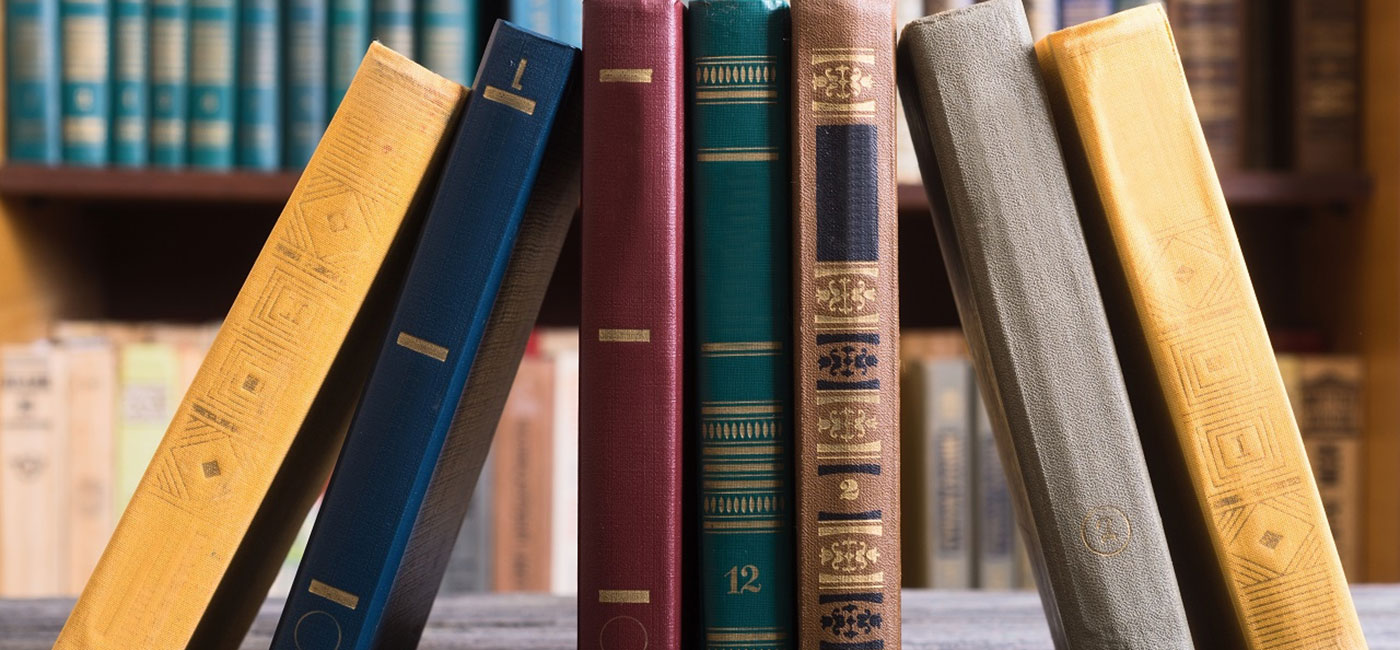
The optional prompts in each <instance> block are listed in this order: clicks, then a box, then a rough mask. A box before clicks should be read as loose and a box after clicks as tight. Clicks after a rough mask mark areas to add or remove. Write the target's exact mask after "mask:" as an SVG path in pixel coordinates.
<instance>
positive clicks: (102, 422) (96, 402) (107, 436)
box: [61, 338, 117, 594]
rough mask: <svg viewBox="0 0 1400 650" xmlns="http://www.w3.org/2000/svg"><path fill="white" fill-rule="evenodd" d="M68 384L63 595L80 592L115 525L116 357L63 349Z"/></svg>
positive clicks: (101, 349) (83, 345) (110, 351)
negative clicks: (65, 550)
mask: <svg viewBox="0 0 1400 650" xmlns="http://www.w3.org/2000/svg"><path fill="white" fill-rule="evenodd" d="M63 356H64V359H65V361H66V363H67V381H68V383H67V384H66V385H64V386H62V387H61V390H62V391H64V393H65V394H64V395H63V397H62V399H63V400H64V402H63V403H65V404H66V405H67V406H66V409H67V414H68V440H67V444H68V448H67V451H66V453H67V461H68V476H67V488H66V489H67V497H68V498H67V500H68V504H67V517H68V521H67V528H66V533H67V539H66V543H65V547H66V549H67V567H66V570H65V571H64V576H65V583H64V588H63V593H65V594H77V593H79V592H81V591H82V590H83V585H84V584H85V583H86V582H87V579H88V576H89V575H91V574H92V569H93V567H95V566H97V560H98V558H100V557H101V556H102V547H103V546H105V545H106V543H107V537H108V536H109V535H111V534H112V527H113V526H115V525H116V512H117V510H116V504H115V503H114V502H113V496H112V491H113V489H114V487H115V480H116V476H115V471H114V469H115V468H114V465H113V458H114V455H113V454H114V453H115V449H114V446H113V442H114V441H115V439H116V430H115V428H116V421H117V416H116V404H117V352H116V349H115V348H114V347H113V345H112V344H111V342H109V341H107V340H106V339H103V338H91V339H84V340H76V341H65V342H64V343H63Z"/></svg>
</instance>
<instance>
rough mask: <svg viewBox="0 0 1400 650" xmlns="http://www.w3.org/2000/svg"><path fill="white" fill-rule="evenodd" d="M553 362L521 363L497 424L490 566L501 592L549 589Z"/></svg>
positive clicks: (528, 359)
mask: <svg viewBox="0 0 1400 650" xmlns="http://www.w3.org/2000/svg"><path fill="white" fill-rule="evenodd" d="M553 383H554V364H553V362H552V361H550V360H548V359H545V358H542V357H536V356H527V357H525V358H524V359H523V360H521V362H520V370H519V371H517V372H516V373H515V383H513V384H511V387H510V397H508V398H506V406H505V410H503V411H502V412H501V422H500V424H499V425H497V427H496V440H495V442H494V443H493V444H494V447H493V449H492V462H493V463H495V465H494V466H493V470H494V472H495V476H494V478H495V481H496V484H495V485H494V486H493V489H494V494H495V502H494V503H492V504H491V513H492V518H493V520H494V522H493V525H492V527H493V530H494V532H493V533H492V535H493V538H492V541H491V548H492V552H493V555H494V562H493V566H492V569H491V575H492V576H493V582H494V587H495V590H496V591H532V592H546V591H549V588H550V583H549V580H550V518H551V513H550V501H551V498H550V496H551V495H550V492H551V490H552V488H553V481H552V479H553V477H552V474H553V472H554V464H553V461H554V454H553V450H554V416H553V413H552V408H551V406H552V403H553V400H554V397H553V393H552V391H553Z"/></svg>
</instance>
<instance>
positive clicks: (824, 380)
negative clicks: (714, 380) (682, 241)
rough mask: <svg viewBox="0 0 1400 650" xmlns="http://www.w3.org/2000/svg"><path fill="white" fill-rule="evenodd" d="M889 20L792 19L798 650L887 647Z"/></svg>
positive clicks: (892, 285) (830, 2) (895, 485)
mask: <svg viewBox="0 0 1400 650" xmlns="http://www.w3.org/2000/svg"><path fill="white" fill-rule="evenodd" d="M893 21H894V7H893V5H892V4H891V3H890V2H889V0H804V1H803V2H801V3H797V4H795V5H793V8H792V35H793V38H792V40H793V59H792V61H793V63H792V75H793V76H792V79H793V86H792V88H793V95H794V97H793V99H794V110H793V115H794V116H795V121H796V123H795V124H794V125H793V126H794V129H793V139H794V140H793V145H794V146H793V152H794V156H796V160H795V161H794V164H793V170H794V175H793V179H792V180H793V198H792V202H793V207H794V215H793V217H794V218H793V221H792V222H793V224H794V228H795V232H794V236H793V241H794V247H793V256H794V264H793V267H794V270H795V275H796V277H797V279H796V280H795V281H794V284H793V293H794V303H795V310H794V318H795V320H796V321H797V322H796V323H795V325H796V327H795V335H794V339H795V340H794V342H793V349H794V350H795V356H796V362H795V363H794V364H793V365H794V368H795V373H796V376H795V385H796V400H795V403H796V422H797V431H796V461H795V463H794V464H795V466H796V469H797V474H796V477H797V558H796V562H797V584H798V593H797V606H798V617H797V621H798V633H797V636H798V641H799V646H798V647H800V648H803V649H804V650H818V649H819V648H820V649H821V650H854V649H856V648H877V649H880V648H888V649H889V650H895V649H897V648H899V647H900V591H899V589H900V569H899V567H900V549H899V538H900V536H899V529H900V508H899V458H900V455H899V433H898V426H897V423H898V418H899V412H900V411H899V375H898V372H899V368H898V365H899V364H898V361H897V359H898V356H899V355H898V350H899V302H898V299H897V298H898V295H899V282H898V280H899V277H898V276H899V265H898V253H897V248H898V213H897V209H896V205H895V189H896V187H895V131H896V127H895V86H894V83H895V71H894V39H893V38H892V34H891V27H892V26H893ZM847 411H850V412H854V413H859V414H862V415H863V418H864V419H865V420H866V421H867V431H866V433H865V435H864V436H862V437H861V438H859V439H853V440H851V441H849V442H846V441H841V440H839V439H832V437H831V435H830V431H827V430H823V427H822V426H821V424H822V421H823V420H829V419H831V418H832V417H834V416H835V417H839V416H841V414H843V413H846V412H847ZM824 550H825V551H827V552H825V553H823V552H822V551H824Z"/></svg>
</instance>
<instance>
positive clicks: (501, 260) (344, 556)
mask: <svg viewBox="0 0 1400 650" xmlns="http://www.w3.org/2000/svg"><path fill="white" fill-rule="evenodd" d="M577 57H578V50H576V49H574V48H572V47H570V46H568V45H566V44H563V43H559V42H556V41H552V40H549V39H546V38H542V37H539V36H536V35H533V34H529V33H527V32H524V31H522V30H520V29H517V28H515V27H513V26H511V25H509V24H507V23H498V25H497V28H496V30H495V32H494V34H493V35H492V37H491V41H490V43H489V44H488V47H487V49H486V56H485V60H484V62H483V64H482V66H481V70H480V77H479V78H478V83H477V86H476V88H477V89H478V92H477V93H476V94H475V95H474V96H473V99H472V101H471V104H470V106H469V108H468V109H467V111H466V114H465V115H464V116H463V118H462V122H461V124H460V126H459V127H458V132H457V136H456V141H455V143H454V145H453V148H452V151H451V153H450V154H449V156H448V160H447V164H446V166H445V167H444V169H443V172H442V180H441V182H440V185H439V187H438V190H437V193H436V195H435V196H434V198H433V201H432V205H431V207H430V208H429V212H428V217H427V222H426V223H425V225H424V229H423V233H422V234H421V236H420V239H419V242H418V247H417V249H416V251H415V252H414V256H413V260H412V262H411V264H410V267H409V271H408V276H407V278H406V279H405V281H404V285H403V290H402V293H401V295H400V297H399V301H398V304H397V306H396V307H395V311H394V316H393V320H392V323H391V328H390V331H389V334H388V337H387V338H386V340H385V342H384V346H383V348H382V349H381V351H380V353H379V357H378V359H377V361H376V363H375V368H374V371H373V372H372V374H371V375H370V379H369V381H368V383H367V384H366V386H365V390H364V393H363V395H362V397H361V400H360V404H359V408H358V410H357V412H356V414H355V417H354V419H353V420H352V422H351V425H350V431H349V433H348V434H347V437H346V441H345V446H344V447H343V449H342V450H341V454H340V459H339V461H338V462H337V464H336V468H335V473H334V474H333V475H332V476H331V481H330V485H329V486H328V487H327V489H326V495H325V498H324V500H323V502H322V505H321V511H320V513H319V515H318V516H317V519H316V525H315V527H314V528H313V530H312V533H311V539H310V541H309V542H308V544H307V549H306V555H305V557H304V558H303V560H302V563H301V566H300V567H299V568H298V570H297V577H296V580H295V581H294V582H293V585H292V591H291V594H290V595H289V596H288V598H287V603H286V606H285V608H284V609H283V611H282V618H281V621H280V622H279V623H278V627H277V631H276V633H275V635H274V637H273V643H272V647H273V648H275V649H278V650H296V649H297V648H330V647H338V648H341V649H344V650H356V649H367V648H371V647H412V646H411V645H404V644H406V643H408V642H409V641H408V640H407V639H406V638H405V636H411V637H413V639H414V640H416V632H415V633H414V634H408V633H406V632H405V630H404V627H405V625H404V620H405V618H413V619H415V620H418V621H423V620H426V616H427V609H428V607H430V606H431V600H432V593H433V592H434V591H436V589H435V588H436V586H437V582H438V581H439V580H440V579H441V572H440V571H439V572H438V573H437V575H435V576H425V575H423V574H422V572H414V571H409V572H405V573H406V574H408V575H407V577H405V573H401V572H400V568H401V566H413V565H414V564H415V558H414V557H410V556H409V555H407V554H406V553H405V550H406V549H407V548H409V543H410V538H411V537H413V536H414V535H415V534H417V533H419V532H421V531H419V530H418V527H419V526H420V525H422V526H424V527H430V526H431V525H434V524H429V523H424V522H425V521H434V522H436V523H437V524H439V525H440V524H441V523H442V522H441V519H434V517H433V513H430V512H427V511H426V510H425V509H424V508H423V505H424V502H425V499H429V498H430V496H431V495H430V494H429V492H428V486H429V484H430V481H432V480H433V477H434V473H435V470H436V469H437V468H438V460H439V455H440V454H441V453H443V449H444V445H445V444H446V443H447V442H448V438H449V432H450V431H452V430H453V428H454V423H455V422H457V420H458V419H459V418H458V417H455V416H458V403H459V401H462V402H463V403H469V402H471V401H472V400H473V399H474V398H473V395H474V394H475V393H477V392H479V391H498V390H499V389H500V386H499V385H496V384H498V383H499V382H498V381H491V382H483V383H482V384H480V385H479V386H468V385H467V378H468V375H469V374H470V373H471V372H472V370H473V366H474V364H475V365H483V364H486V365H490V364H503V363H504V364H509V367H510V368H512V369H513V368H514V366H515V364H516V363H518V362H519V350H521V349H523V348H516V349H517V352H516V353H515V354H516V356H515V358H514V359H501V358H478V354H477V350H478V347H479V345H480V344H481V341H482V337H483V335H484V334H485V333H486V330H487V323H488V320H490V319H492V318H494V317H495V315H494V314H493V313H492V311H493V303H494V301H495V300H496V298H497V295H496V294H497V289H498V288H499V287H500V284H501V282H502V279H503V277H504V275H505V269H506V266H507V263H508V262H510V260H511V256H512V254H513V253H514V254H520V253H522V251H516V250H515V248H516V235H517V233H518V232H519V229H520V225H521V222H522V217H523V215H524V210H525V207H526V203H527V201H529V200H530V198H531V192H532V190H533V189H534V186H535V179H536V176H537V175H538V173H539V169H540V165H541V161H542V159H543V157H544V153H545V148H546V144H547V142H548V141H549V136H550V132H551V129H552V128H553V126H554V121H555V116H556V114H558V112H559V109H560V106H561V103H562V102H563V100H564V98H565V96H566V94H567V93H568V92H569V91H570V85H571V84H572V83H574V80H575V79H576V76H575V74H574V67H575V61H576V60H577ZM482 188H490V191H488V192H483V191H482ZM570 207H571V208H572V206H570ZM561 232H562V231H561ZM541 272H542V273H545V274H547V273H548V270H543V271H541ZM540 290H541V293H542V291H543V285H542V284H541V286H540ZM502 295H503V296H505V295H506V294H502ZM510 297H514V296H510ZM508 302H509V301H508ZM518 317H519V318H528V319H530V320H533V312H531V313H530V314H521V315H519V316H518ZM521 325H523V324H521ZM524 328H528V325H524V327H522V331H523V330H524ZM521 338H522V340H523V336H522V337H521ZM473 376H475V375H473ZM493 379H494V378H493ZM464 388H465V392H464ZM473 416H479V417H489V418H491V419H492V420H493V421H494V418H495V417H496V416H490V415H485V416H483V415H481V414H480V413H474V414H465V418H466V420H473ZM466 420H464V421H466ZM489 431H490V429H486V430H484V431H483V433H482V436H483V437H485V438H487V440H472V441H470V442H466V443H463V442H462V441H460V440H457V439H454V441H453V445H454V446H455V445H459V444H474V445H480V447H479V448H480V449H481V450H482V453H483V454H484V446H485V445H486V444H487V443H488V442H489V437H490V433H489ZM477 463H478V467H479V463H480V460H478V461H477ZM475 470H476V468H472V470H471V471H473V473H474V472H475ZM443 471H465V470H464V469H463V468H460V467H451V468H444V470H443ZM462 505H465V504H462ZM444 507H446V506H444ZM367 522H372V524H369V525H367ZM458 524H460V519H457V520H456V521H454V522H452V525H453V530H454V531H455V530H456V526H457V525H458ZM446 539H450V537H449V538H446ZM417 548H418V550H419V551H420V552H423V553H430V552H431V553H441V552H442V550H443V549H440V548H435V549H431V550H428V549H424V548H423V547H421V546H420V547H417ZM401 580H417V581H420V582H422V581H432V586H433V587H434V589H431V590H427V591H426V594H427V595H426V598H422V599H419V600H415V602H414V603H412V606H411V607H405V604H404V603H402V602H397V601H395V600H394V599H392V598H391V594H393V593H398V592H396V591H395V590H396V588H398V587H401V586H402V585H400V584H397V582H398V581H401ZM409 591H415V592H416V591H417V590H409ZM420 600H421V602H420ZM406 610H411V612H412V613H411V614H406V613H405V611H406ZM388 611H392V612H394V615H392V616H390V615H389V614H387V613H386V612H388ZM418 631H421V624H420V626H419V627H418ZM386 635H387V636H386ZM380 644H384V645H382V646H381V645H380Z"/></svg>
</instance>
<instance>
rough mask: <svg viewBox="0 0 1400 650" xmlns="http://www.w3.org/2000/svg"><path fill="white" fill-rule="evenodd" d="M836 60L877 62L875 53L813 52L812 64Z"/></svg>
mask: <svg viewBox="0 0 1400 650" xmlns="http://www.w3.org/2000/svg"><path fill="white" fill-rule="evenodd" d="M834 61H854V62H856V63H870V64H874V63H875V55H874V54H813V55H812V65H817V64H821V63H832V62H834Z"/></svg>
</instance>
